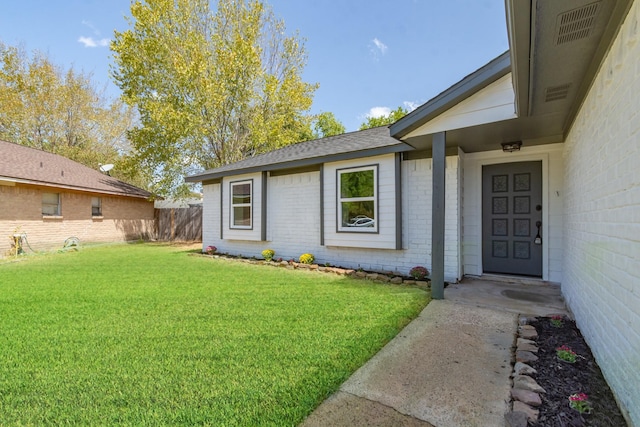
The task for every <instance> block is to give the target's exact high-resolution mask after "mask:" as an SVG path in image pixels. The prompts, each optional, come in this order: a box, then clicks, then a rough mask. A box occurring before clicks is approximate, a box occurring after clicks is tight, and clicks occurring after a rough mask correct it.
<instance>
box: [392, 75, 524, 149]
mask: <svg viewBox="0 0 640 427" xmlns="http://www.w3.org/2000/svg"><path fill="white" fill-rule="evenodd" d="M515 111H516V108H515V93H514V91H513V82H512V81H511V73H508V74H507V75H505V76H504V77H502V78H500V79H498V80H496V81H495V82H493V83H491V84H490V85H489V86H487V87H485V88H483V89H482V90H480V91H479V92H477V93H475V94H473V95H471V96H470V97H468V98H466V99H464V100H463V101H461V102H459V103H458V104H456V105H454V106H453V107H451V108H450V109H448V110H447V111H445V112H444V113H442V114H440V115H439V116H437V117H435V118H433V119H431V120H429V121H428V122H427V123H425V124H423V125H422V126H420V127H419V128H417V129H415V130H414V131H412V132H410V133H409V134H408V135H406V136H405V137H403V139H405V138H411V137H414V136H420V135H430V134H433V133H436V132H442V131H448V130H454V129H461V128H466V127H470V126H476V125H482V124H486V123H493V122H499V121H502V120H508V119H514V118H516V117H517V115H516V113H515Z"/></svg>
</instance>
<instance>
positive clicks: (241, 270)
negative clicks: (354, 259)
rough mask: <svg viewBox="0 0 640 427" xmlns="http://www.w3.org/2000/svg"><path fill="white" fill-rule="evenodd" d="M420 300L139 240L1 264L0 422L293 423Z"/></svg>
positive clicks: (411, 291)
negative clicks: (210, 256)
mask: <svg viewBox="0 0 640 427" xmlns="http://www.w3.org/2000/svg"><path fill="white" fill-rule="evenodd" d="M428 300H429V296H428V294H427V293H425V292H424V291H422V290H420V289H417V288H411V287H406V286H397V285H382V284H373V283H370V282H363V281H356V280H352V279H348V278H343V277H338V276H334V275H330V274H319V273H314V272H308V271H291V270H286V269H280V268H269V267H265V266H255V265H249V264H245V263H239V262H233V261H226V260H216V259H211V258H208V257H200V256H190V254H189V252H188V251H187V250H185V249H184V248H180V247H172V246H162V245H152V244H135V245H118V246H105V247H98V248H89V249H83V250H81V251H79V252H68V253H62V254H53V255H43V256H35V257H33V258H30V259H27V260H24V261H22V262H15V263H4V264H0V325H1V328H0V425H51V424H55V425H59V424H74V425H112V424H123V425H171V424H182V425H215V426H218V425H220V426H221V425H225V426H233V425H242V426H249V425H291V426H293V425H297V424H298V423H300V422H301V421H302V420H303V419H304V418H305V417H306V416H307V415H308V414H309V413H310V412H311V411H312V410H313V409H314V408H315V407H316V406H317V405H318V404H319V403H320V402H322V400H324V399H325V398H326V397H328V396H329V395H330V394H331V393H332V392H334V391H335V390H337V388H338V387H339V385H340V384H341V383H342V382H343V381H344V380H345V379H346V378H348V377H349V375H350V374H351V373H352V372H353V371H355V370H356V369H357V368H358V367H359V366H361V365H362V364H363V363H364V362H365V361H366V360H368V359H369V358H370V357H371V356H372V355H373V354H375V353H376V352H377V351H378V350H379V349H380V348H381V347H382V346H383V345H384V344H385V343H386V342H388V341H389V340H390V339H391V338H392V337H393V336H395V335H396V334H397V332H398V331H399V330H400V329H401V328H402V327H403V326H405V325H406V324H407V323H408V322H409V321H410V320H411V319H413V318H414V317H415V316H416V315H417V314H418V313H419V312H420V311H421V309H422V308H423V307H424V306H425V305H426V304H427V303H428Z"/></svg>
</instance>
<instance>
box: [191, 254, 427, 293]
mask: <svg viewBox="0 0 640 427" xmlns="http://www.w3.org/2000/svg"><path fill="white" fill-rule="evenodd" d="M200 255H201V256H205V257H212V258H218V259H224V260H228V261H238V262H245V263H248V264H256V265H267V266H271V267H282V268H287V269H290V270H310V271H319V272H322V273H333V274H337V275H339V276H349V277H353V278H355V279H363V280H371V281H375V282H380V283H391V284H395V285H415V286H418V287H421V288H429V287H430V286H431V282H429V281H428V280H413V279H407V278H405V277H403V276H402V275H401V274H398V273H395V272H392V271H386V272H372V271H361V270H353V269H347V268H339V267H327V266H322V265H319V264H303V263H301V262H294V261H280V262H278V261H265V260H261V259H249V258H235V257H234V258H230V257H226V256H224V255H217V254H214V255H208V254H200Z"/></svg>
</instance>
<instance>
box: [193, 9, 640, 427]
mask: <svg viewBox="0 0 640 427" xmlns="http://www.w3.org/2000/svg"><path fill="white" fill-rule="evenodd" d="M505 5H506V19H507V29H508V37H509V44H510V49H509V51H508V52H506V53H504V54H502V55H500V56H498V57H497V58H496V59H494V60H493V61H491V62H490V63H488V64H486V65H485V66H483V67H482V68H480V69H478V70H477V71H475V72H473V73H472V74H470V75H468V76H467V77H465V78H464V79H462V80H461V81H460V82H458V83H456V84H455V85H453V86H452V87H450V88H448V89H446V90H445V91H444V92H442V93H441V94H440V95H438V96H436V97H435V98H433V99H432V100H430V101H428V102H427V103H425V104H424V105H422V106H420V107H419V108H417V109H416V110H414V111H413V112H411V113H410V114H408V115H407V116H405V117H404V118H402V119H401V120H399V121H398V122H396V123H394V124H392V125H391V126H389V127H380V128H374V129H369V130H364V131H360V132H352V133H347V134H344V135H339V136H335V137H329V138H324V139H320V140H316V141H308V142H302V143H298V144H295V145H291V146H288V147H284V148H282V149H279V150H277V151H273V152H270V153H267V154H263V155H260V156H256V157H252V158H248V159H246V160H243V161H240V162H238V163H234V164H230V165H227V166H223V167H220V168H216V169H213V170H208V171H204V172H202V173H200V174H198V175H194V176H191V177H188V180H189V181H193V182H202V184H203V191H204V216H203V246H207V245H215V246H216V247H218V248H219V250H220V251H223V252H230V253H240V254H244V255H254V256H260V252H261V251H262V250H263V249H265V248H271V249H274V250H275V251H276V257H279V256H281V257H283V258H296V257H298V256H299V255H300V254H302V253H304V252H310V253H313V254H314V255H315V256H316V258H317V259H318V260H319V262H329V263H332V264H336V265H342V266H345V267H352V268H358V267H361V268H363V269H371V270H397V271H400V272H403V273H407V272H408V271H409V269H410V268H411V267H413V266H416V265H424V266H426V267H428V268H429V269H430V270H432V288H433V292H434V296H435V297H436V298H441V297H442V296H443V295H442V294H443V290H442V283H443V281H444V280H449V281H455V280H458V279H461V278H462V277H464V276H465V275H470V276H483V275H488V274H492V275H496V274H500V275H512V276H525V277H527V278H533V279H534V280H535V279H538V280H540V281H541V282H545V281H547V282H554V283H558V284H560V286H561V289H562V293H563V295H564V297H565V299H566V302H567V304H568V306H569V308H570V309H571V310H572V312H573V314H574V316H575V318H576V321H577V324H578V326H579V327H580V329H581V331H582V333H583V334H584V336H585V338H586V340H587V341H588V343H589V345H590V346H591V349H592V350H593V352H594V354H595V356H596V358H597V360H598V363H599V365H600V367H601V368H602V370H603V373H604V375H605V377H606V378H607V381H608V382H609V384H610V385H611V387H612V389H613V391H614V394H615V395H616V397H617V399H618V400H619V402H620V406H621V408H622V410H623V412H624V413H625V414H626V416H627V417H628V420H629V421H630V423H631V424H632V425H638V426H640V405H638V402H640V168H638V166H637V165H636V162H637V161H638V159H640V96H638V94H640V78H639V77H640V7H639V6H638V4H637V3H635V2H634V1H633V0H607V1H593V0H564V1H556V0H529V1H526V0H525V1H522V0H506V1H505ZM433 66H434V67H437V66H438V64H434V65H433ZM426 78H428V76H427V77H426Z"/></svg>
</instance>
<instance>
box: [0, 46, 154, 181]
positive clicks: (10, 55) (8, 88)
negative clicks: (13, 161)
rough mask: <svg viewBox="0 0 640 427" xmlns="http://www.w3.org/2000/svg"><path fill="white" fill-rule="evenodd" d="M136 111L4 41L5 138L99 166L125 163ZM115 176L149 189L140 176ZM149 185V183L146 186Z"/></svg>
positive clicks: (0, 112)
mask: <svg viewBox="0 0 640 427" xmlns="http://www.w3.org/2000/svg"><path fill="white" fill-rule="evenodd" d="M133 122H134V113H133V110H132V109H131V108H128V107H127V106H126V105H124V104H123V103H122V102H121V101H120V100H115V101H110V100H109V99H108V98H107V97H106V96H105V95H104V91H101V90H98V89H96V87H95V85H94V83H93V82H92V80H91V76H90V75H87V74H84V73H82V72H76V71H75V70H74V69H73V68H70V69H68V70H66V71H65V70H64V69H63V68H61V67H59V66H57V65H55V64H54V63H53V62H51V60H50V59H49V58H48V57H47V56H46V55H44V54H42V53H39V52H33V53H31V54H28V53H27V52H26V50H25V49H24V48H22V47H14V46H8V45H5V44H4V43H2V42H0V138H2V139H3V140H6V141H11V142H15V143H18V144H21V145H26V146H29V147H33V148H38V149H41V150H45V151H48V152H52V153H56V154H60V155H63V156H65V157H68V158H70V159H72V160H75V161H77V162H79V163H82V164H84V165H86V166H89V167H91V168H94V169H96V168H98V164H99V163H116V164H119V163H120V162H122V161H123V156H124V154H125V153H126V152H127V150H128V148H129V147H128V141H127V138H126V132H127V129H129V128H130V127H131V126H132V125H133ZM131 172H133V175H129V174H126V173H124V171H123V170H122V169H120V168H116V169H114V171H113V173H114V175H116V176H118V177H120V178H122V179H125V180H127V181H129V182H132V181H133V182H135V183H136V184H138V185H143V184H144V182H143V181H141V180H140V179H138V178H139V175H138V174H137V173H135V170H132V171H131ZM143 186H144V185H143Z"/></svg>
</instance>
